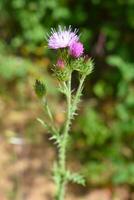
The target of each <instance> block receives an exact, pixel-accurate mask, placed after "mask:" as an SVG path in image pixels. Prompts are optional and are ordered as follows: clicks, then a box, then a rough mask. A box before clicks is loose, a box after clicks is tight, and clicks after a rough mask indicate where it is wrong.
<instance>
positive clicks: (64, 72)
mask: <svg viewBox="0 0 134 200" xmlns="http://www.w3.org/2000/svg"><path fill="white" fill-rule="evenodd" d="M52 70H53V72H54V76H56V78H57V79H58V80H59V81H67V80H68V78H69V76H70V73H71V71H70V69H69V68H68V67H66V68H64V69H60V68H58V67H54V68H53V69H52Z"/></svg>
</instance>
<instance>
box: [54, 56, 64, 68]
mask: <svg viewBox="0 0 134 200" xmlns="http://www.w3.org/2000/svg"><path fill="white" fill-rule="evenodd" d="M56 66H57V67H59V68H61V69H63V68H64V67H65V63H64V61H63V60H62V59H61V58H59V59H58V60H57V63H56Z"/></svg>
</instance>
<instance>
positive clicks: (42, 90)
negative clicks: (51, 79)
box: [34, 80, 46, 98]
mask: <svg viewBox="0 0 134 200" xmlns="http://www.w3.org/2000/svg"><path fill="white" fill-rule="evenodd" d="M34 90H35V93H36V95H37V96H38V97H39V98H43V96H45V94H46V87H45V84H44V83H43V82H41V81H40V80H36V81H35V85H34Z"/></svg>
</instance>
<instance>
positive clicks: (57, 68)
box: [35, 26, 93, 200]
mask: <svg viewBox="0 0 134 200" xmlns="http://www.w3.org/2000/svg"><path fill="white" fill-rule="evenodd" d="M77 33H78V30H77V29H75V30H74V31H73V30H72V28H71V27H69V28H68V29H67V28H66V27H64V28H62V27H61V26H59V27H58V30H57V31H56V30H55V29H52V30H51V34H50V35H49V36H48V48H50V49H53V50H55V52H56V53H57V62H56V64H55V65H53V67H52V70H53V74H54V76H55V77H56V78H57V79H58V82H59V86H58V89H59V92H61V93H62V94H64V95H65V97H66V102H67V104H66V111H65V122H64V124H63V126H62V127H57V126H56V124H55V119H54V116H53V113H52V111H51V108H50V107H49V104H48V101H47V96H46V91H47V90H46V87H45V85H44V83H43V82H42V81H40V80H36V83H35V92H36V94H37V96H38V97H39V99H40V100H41V103H42V105H43V107H45V111H46V113H47V116H48V119H49V122H48V120H47V121H44V120H42V119H40V118H38V121H39V122H40V123H41V124H42V125H43V126H44V127H45V128H46V129H47V130H48V131H49V133H50V140H53V141H54V144H55V145H56V146H57V148H58V155H57V161H56V162H55V163H54V167H53V179H54V181H55V185H56V195H55V200H64V198H65V192H66V186H67V183H69V182H73V183H77V184H81V185H85V180H84V178H83V176H82V175H80V174H79V173H76V172H71V171H70V170H69V169H68V168H67V165H66V154H67V147H68V141H69V137H70V136H71V134H70V130H71V124H72V121H73V120H74V118H75V116H76V115H77V110H78V104H79V102H80V100H81V96H82V90H83V86H84V81H85V79H86V77H87V76H88V75H89V74H91V72H92V70H93V61H92V60H91V58H87V57H86V56H84V47H83V44H82V43H81V42H80V40H79V35H78V34H77ZM73 71H77V74H78V79H79V85H78V88H76V89H75V90H72V73H73Z"/></svg>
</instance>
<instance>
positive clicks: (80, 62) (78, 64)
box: [71, 57, 94, 75]
mask: <svg viewBox="0 0 134 200" xmlns="http://www.w3.org/2000/svg"><path fill="white" fill-rule="evenodd" d="M71 68H72V70H76V71H78V72H79V73H80V74H85V75H88V74H90V73H92V70H93V68H94V63H93V61H92V59H91V58H89V59H86V58H85V57H81V58H78V59H77V60H76V61H73V62H72V63H71Z"/></svg>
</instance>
